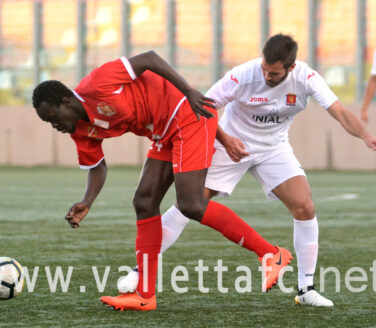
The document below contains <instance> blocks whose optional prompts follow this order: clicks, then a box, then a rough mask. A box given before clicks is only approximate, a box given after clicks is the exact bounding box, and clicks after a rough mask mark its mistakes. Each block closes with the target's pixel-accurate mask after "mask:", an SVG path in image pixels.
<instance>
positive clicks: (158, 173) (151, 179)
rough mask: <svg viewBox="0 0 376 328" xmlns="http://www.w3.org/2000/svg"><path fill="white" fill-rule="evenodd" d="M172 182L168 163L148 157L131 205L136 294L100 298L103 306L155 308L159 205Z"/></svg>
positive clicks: (158, 245) (158, 249) (159, 244)
mask: <svg viewBox="0 0 376 328" xmlns="http://www.w3.org/2000/svg"><path fill="white" fill-rule="evenodd" d="M172 182H173V173H172V166H171V162H168V161H161V160H157V159H153V158H147V160H146V162H145V165H144V168H143V171H142V175H141V179H140V182H139V185H138V187H137V190H136V193H135V196H134V199H133V205H134V208H135V211H136V214H137V238H136V257H137V265H138V270H139V281H138V286H137V293H133V294H127V295H120V296H118V297H108V296H105V297H102V298H101V300H102V302H103V303H106V304H108V305H110V306H113V307H115V308H118V309H134V310H152V309H155V308H156V300H155V281H156V276H157V268H158V254H159V252H160V248H161V240H162V225H161V215H160V209H159V207H160V203H161V201H162V199H163V197H164V195H165V194H166V192H167V190H168V189H169V187H170V186H171V184H172Z"/></svg>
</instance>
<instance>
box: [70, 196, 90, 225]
mask: <svg viewBox="0 0 376 328" xmlns="http://www.w3.org/2000/svg"><path fill="white" fill-rule="evenodd" d="M89 210H90V207H89V206H88V205H87V204H86V203H84V202H80V203H76V204H73V205H72V207H71V208H70V209H69V211H68V213H67V214H66V215H65V219H66V220H67V221H68V223H69V225H70V226H71V227H72V228H78V227H79V226H80V222H81V221H82V220H83V218H84V217H85V216H86V214H87V213H88V212H89Z"/></svg>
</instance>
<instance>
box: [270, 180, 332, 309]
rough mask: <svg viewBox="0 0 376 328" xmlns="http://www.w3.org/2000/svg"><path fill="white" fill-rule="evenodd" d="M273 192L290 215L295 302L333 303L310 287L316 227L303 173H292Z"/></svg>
mask: <svg viewBox="0 0 376 328" xmlns="http://www.w3.org/2000/svg"><path fill="white" fill-rule="evenodd" d="M273 193H274V194H276V195H277V197H278V198H279V199H280V200H281V201H282V202H283V203H284V204H285V206H286V207H287V208H288V209H289V211H290V212H291V214H292V215H293V218H294V248H295V252H296V257H297V262H298V289H299V292H298V295H297V296H296V298H295V301H296V303H297V304H302V305H312V306H333V302H332V301H330V300H328V299H326V298H325V297H323V296H322V295H320V294H319V293H317V292H316V291H315V290H314V287H313V286H314V284H313V277H314V273H315V270H316V263H317V258H318V248H319V244H318V240H319V228H318V222H317V217H316V213H315V206H314V204H313V201H312V198H311V190H310V187H309V183H308V181H307V178H306V177H305V176H296V177H293V178H291V179H289V180H287V181H285V182H284V183H282V184H281V185H279V186H278V187H276V188H275V189H273Z"/></svg>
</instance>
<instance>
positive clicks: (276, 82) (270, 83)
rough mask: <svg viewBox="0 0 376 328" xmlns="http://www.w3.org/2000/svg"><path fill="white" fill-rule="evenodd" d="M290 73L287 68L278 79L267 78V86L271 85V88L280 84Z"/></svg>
mask: <svg viewBox="0 0 376 328" xmlns="http://www.w3.org/2000/svg"><path fill="white" fill-rule="evenodd" d="M288 74H289V71H288V70H287V69H286V72H285V75H283V76H282V77H281V78H280V79H279V80H277V81H267V80H265V83H266V85H267V86H269V87H271V88H273V87H276V86H277V85H278V84H280V83H281V82H283V81H284V80H285V79H286V77H287V75H288Z"/></svg>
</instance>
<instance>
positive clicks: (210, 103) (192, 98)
mask: <svg viewBox="0 0 376 328" xmlns="http://www.w3.org/2000/svg"><path fill="white" fill-rule="evenodd" d="M185 96H186V97H187V100H188V101H189V104H190V105H191V107H192V110H193V112H194V113H195V115H196V117H197V120H198V121H199V120H200V116H203V117H206V118H211V117H214V116H215V115H214V114H213V113H211V112H209V111H208V110H207V109H205V107H204V106H206V107H210V108H213V109H217V108H216V106H215V105H214V104H215V100H213V99H211V98H208V97H205V96H204V95H203V94H202V93H201V92H200V91H197V90H195V89H190V90H189V91H188V92H186V93H185Z"/></svg>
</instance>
